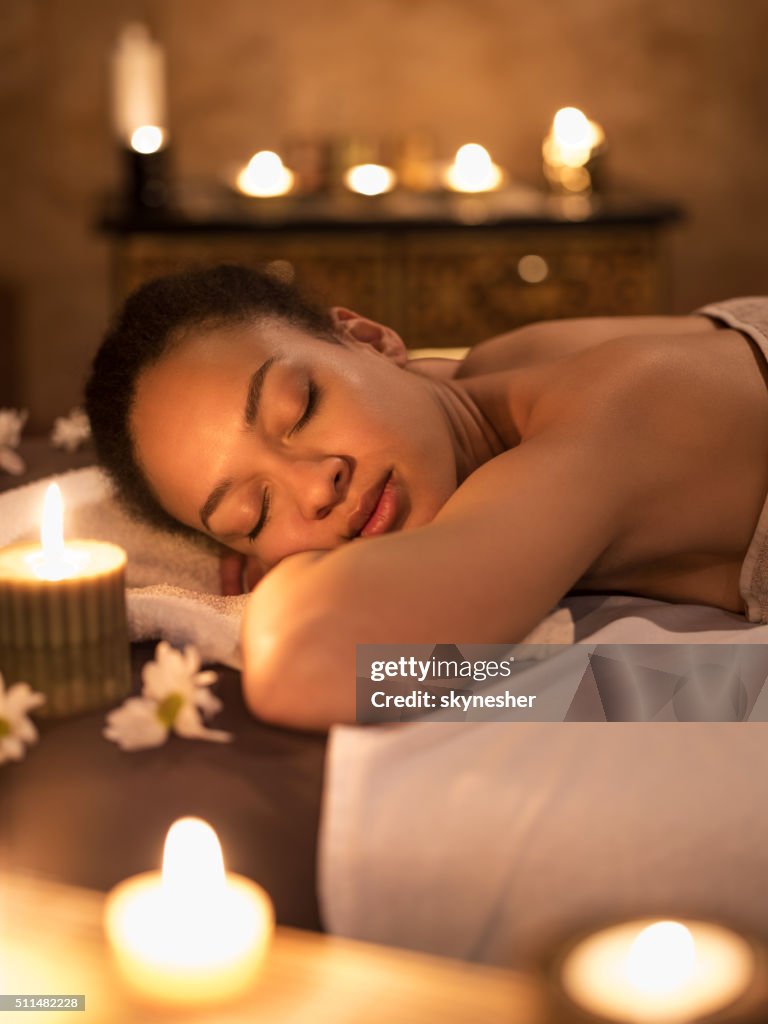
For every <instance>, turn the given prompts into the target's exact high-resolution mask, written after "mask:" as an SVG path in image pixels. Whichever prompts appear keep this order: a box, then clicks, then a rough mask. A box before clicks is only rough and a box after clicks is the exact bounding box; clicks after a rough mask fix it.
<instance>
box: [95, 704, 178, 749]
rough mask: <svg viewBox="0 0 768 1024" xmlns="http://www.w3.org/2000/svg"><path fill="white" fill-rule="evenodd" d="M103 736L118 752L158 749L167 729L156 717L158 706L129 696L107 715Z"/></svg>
mask: <svg viewBox="0 0 768 1024" xmlns="http://www.w3.org/2000/svg"><path fill="white" fill-rule="evenodd" d="M106 721H107V725H106V727H105V729H104V730H103V732H102V735H103V736H104V737H105V738H106V739H108V740H112V741H113V742H114V743H117V745H118V746H119V747H120V748H121V750H145V749H147V748H148V747H159V746H160V745H161V744H163V743H165V741H166V739H167V738H168V728H167V727H166V726H165V725H164V724H163V723H162V722H161V721H160V719H159V718H158V717H157V705H156V704H155V702H154V701H152V700H147V699H146V698H144V697H129V698H128V700H127V701H125V702H124V703H123V704H122V705H121V706H120V707H119V708H115V710H114V711H110V712H109V714H108V715H107V719H106Z"/></svg>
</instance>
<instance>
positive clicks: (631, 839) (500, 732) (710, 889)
mask: <svg viewBox="0 0 768 1024" xmlns="http://www.w3.org/2000/svg"><path fill="white" fill-rule="evenodd" d="M565 606H566V608H567V609H568V610H569V611H570V613H571V614H572V616H573V620H574V622H575V634H576V638H577V639H579V640H581V641H589V642H592V641H594V642H602V643H623V642H627V643H643V642H651V643H652V642H657V643H663V642H666V643H694V642H707V643H721V642H724V643H768V626H754V625H750V624H748V623H747V622H746V621H745V620H743V619H741V618H740V617H739V616H735V615H731V614H729V613H727V612H720V611H718V610H717V609H712V608H701V607H693V606H683V605H670V604H665V603H662V602H657V601H648V600H640V599H635V598H625V597H611V598H607V599H606V598H600V597H578V598H570V599H569V600H568V601H567V602H565ZM555 660H556V659H553V660H552V661H550V662H549V664H550V665H554V662H555ZM536 670H537V671H540V667H539V668H537V669H536ZM766 778H768V725H766V724H763V723H728V724H724V723H702V724H699V723H696V724H668V723H653V724H648V723H643V724H640V723H638V724H635V723H610V724H605V723H568V724H559V723H544V722H541V723H530V724H517V723H472V722H462V723H446V722H439V723H413V724H407V725H394V726H377V727H354V726H347V727H337V728H335V729H334V730H333V732H332V735H331V741H330V748H329V756H328V773H327V780H326V791H325V798H324V808H323V817H322V827H321V839H320V853H319V880H320V898H321V906H322V909H323V917H324V921H325V924H326V927H328V929H329V930H330V931H332V932H334V933H337V934H342V935H346V936H351V937H354V938H358V939H364V940H370V941H374V942H384V943H388V944H392V945H396V946H405V947H410V948H414V949H421V950H426V951H429V952H433V953H438V954H443V955H446V956H456V957H461V958H465V959H471V960H480V961H485V962H489V963H496V964H519V963H522V962H524V961H525V960H526V959H527V958H529V957H531V956H535V955H537V954H539V953H542V952H544V951H546V950H548V949H550V948H552V947H553V946H554V945H556V944H557V943H558V942H560V941H562V940H563V939H564V938H566V937H568V936H569V935H572V934H573V933H575V932H576V931H578V930H580V929H582V928H584V927H588V926H590V925H591V924H592V923H594V922H596V921H599V920H601V919H605V918H615V917H621V916H629V915H634V914H657V913H658V914H662V915H678V916H679V915H688V916H702V917H705V918H713V919H718V920H721V919H722V920H730V921H731V922H733V923H734V924H735V925H737V926H741V927H744V928H750V929H754V930H756V931H760V932H762V933H764V934H768V901H765V900H763V899H761V898H760V899H758V898H757V897H758V895H759V894H760V893H762V892H763V891H764V888H765V879H766V877H768V815H766V814H765V813H764V812H763V810H762V805H763V803H764V800H765V796H764V794H765V787H766V784H765V779H766Z"/></svg>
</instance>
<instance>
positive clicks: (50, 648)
mask: <svg viewBox="0 0 768 1024" xmlns="http://www.w3.org/2000/svg"><path fill="white" fill-rule="evenodd" d="M40 537H41V543H40V544H35V543H23V544H14V545H12V546H11V547H7V548H4V549H3V550H1V551H0V671H1V672H2V673H3V675H4V677H5V680H6V682H7V683H9V684H10V683H14V682H17V681H18V682H27V683H29V684H30V686H31V687H32V689H34V690H39V691H40V692H42V693H44V694H45V695H46V703H45V704H44V705H42V707H41V708H40V710H39V712H38V714H40V715H44V716H48V717H53V716H58V715H68V714H76V713H79V712H82V711H88V710H93V709H96V708H101V707H105V706H108V705H110V704H114V703H116V702H117V701H119V700H122V699H123V698H124V697H125V696H127V694H128V693H129V692H130V687H131V678H130V662H129V647H128V625H127V618H126V610H125V565H126V555H125V552H124V551H123V549H122V548H119V547H117V546H116V545H114V544H109V543H106V542H104V541H96V540H74V541H67V542H65V541H64V531H63V506H62V500H61V491H60V490H59V487H58V485H57V484H51V485H50V486H49V487H48V490H47V492H46V496H45V502H44V507H43V516H42V525H41V530H40Z"/></svg>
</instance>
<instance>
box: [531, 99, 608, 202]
mask: <svg viewBox="0 0 768 1024" xmlns="http://www.w3.org/2000/svg"><path fill="white" fill-rule="evenodd" d="M604 142H605V132H604V131H603V129H602V127H601V126H600V125H599V124H597V122H595V121H591V120H590V119H589V118H588V117H587V115H586V114H585V113H584V112H583V111H581V110H579V108H578V107H562V108H561V109H560V110H558V111H557V113H556V114H555V116H554V117H553V119H552V125H551V127H550V129H549V132H548V134H547V136H546V138H545V139H544V142H543V143H542V147H541V152H542V156H543V158H544V174H545V175H546V177H547V180H548V181H549V183H550V185H551V186H552V187H553V188H557V189H561V190H562V191H563V192H566V193H576V194H578V193H583V192H589V191H590V189H591V188H592V186H593V184H594V183H593V181H592V173H591V170H590V168H591V167H592V164H593V161H594V159H595V156H596V154H597V153H598V152H599V151H600V149H601V148H602V146H603V143H604ZM592 169H594V168H593V167H592Z"/></svg>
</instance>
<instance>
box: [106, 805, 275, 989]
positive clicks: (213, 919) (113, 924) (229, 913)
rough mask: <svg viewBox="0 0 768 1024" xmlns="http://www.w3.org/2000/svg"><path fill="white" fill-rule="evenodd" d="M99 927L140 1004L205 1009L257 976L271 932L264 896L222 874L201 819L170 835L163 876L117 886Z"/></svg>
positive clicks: (177, 826)
mask: <svg viewBox="0 0 768 1024" xmlns="http://www.w3.org/2000/svg"><path fill="white" fill-rule="evenodd" d="M104 924H105V929H106V932H107V936H108V939H109V943H110V946H111V948H112V953H113V956H114V958H115V961H116V964H117V967H118V969H119V971H120V974H121V976H122V978H123V979H124V981H125V984H126V985H127V986H128V988H129V989H130V990H131V991H132V992H133V993H134V995H136V996H138V997H139V998H140V999H142V1000H144V1001H147V1002H150V1003H153V1004H155V1005H162V1006H165V1007H173V1006H204V1005H212V1004H215V1003H219V1002H225V1001H229V1000H232V999H235V998H236V997H238V996H240V995H243V994H244V993H245V992H246V991H247V990H248V989H249V988H250V987H251V985H252V984H253V982H254V979H255V978H256V976H257V975H258V973H259V971H260V969H261V967H262V964H263V962H264V959H265V957H266V954H267V951H268V949H269V944H270V941H271V938H272V933H273V931H274V911H273V908H272V902H271V900H270V899H269V896H268V895H267V894H266V892H265V891H264V890H263V889H262V888H261V887H260V886H258V885H256V884H255V883H254V882H251V881H250V880H249V879H247V878H243V877H242V876H241V875H236V874H232V873H229V872H226V871H225V869H224V861H223V857H222V852H221V846H220V844H219V840H218V837H217V835H216V833H215V832H214V830H213V829H212V828H211V826H210V825H208V824H207V823H206V822H204V821H201V820H200V819H199V818H181V819H180V820H179V821H176V822H174V824H173V825H172V826H171V828H170V829H169V831H168V835H167V838H166V840H165V849H164V852H163V867H162V872H157V871H148V872H145V873H144V874H141V875H136V876H134V877H133V878H128V879H126V880H125V881H124V882H121V883H120V884H119V885H118V886H116V887H115V889H113V890H112V892H111V893H110V894H109V895H108V897H107V901H106V905H105V910H104Z"/></svg>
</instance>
